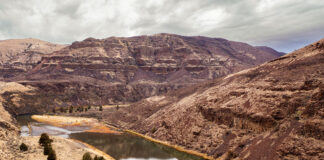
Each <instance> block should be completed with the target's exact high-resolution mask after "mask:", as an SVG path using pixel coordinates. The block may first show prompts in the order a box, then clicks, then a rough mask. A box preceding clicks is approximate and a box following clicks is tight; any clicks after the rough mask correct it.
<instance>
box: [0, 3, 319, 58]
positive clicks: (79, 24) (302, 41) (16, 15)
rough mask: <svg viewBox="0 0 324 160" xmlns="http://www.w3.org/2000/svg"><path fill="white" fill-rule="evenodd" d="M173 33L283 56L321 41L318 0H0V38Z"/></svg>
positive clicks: (63, 38)
mask: <svg viewBox="0 0 324 160" xmlns="http://www.w3.org/2000/svg"><path fill="white" fill-rule="evenodd" d="M156 33H174V34H180V35H187V36H197V35H201V36H208V37H222V38H226V39H229V40H235V41H242V42H247V43H250V44H252V45H266V46H270V47H273V48H275V49H277V50H279V51H284V52H289V51H293V50H295V49H298V48H300V47H302V46H304V45H306V44H309V43H312V42H314V41H317V40H319V39H321V38H324V0H87V1H85V0H0V39H12V38H30V37H31V38H38V39H42V40H46V41H50V42H53V43H72V42H73V41H80V40H83V39H85V38H87V37H94V38H107V37H110V36H123V37H128V36H136V35H150V34H156Z"/></svg>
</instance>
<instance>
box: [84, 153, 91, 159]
mask: <svg viewBox="0 0 324 160" xmlns="http://www.w3.org/2000/svg"><path fill="white" fill-rule="evenodd" d="M82 160H92V158H91V155H90V153H89V152H87V153H85V154H84V155H83V157H82Z"/></svg>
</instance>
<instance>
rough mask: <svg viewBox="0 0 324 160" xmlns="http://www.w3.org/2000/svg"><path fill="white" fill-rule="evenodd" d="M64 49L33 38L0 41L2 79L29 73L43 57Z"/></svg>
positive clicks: (0, 71) (0, 72)
mask: <svg viewBox="0 0 324 160" xmlns="http://www.w3.org/2000/svg"><path fill="white" fill-rule="evenodd" d="M63 47H65V45H58V44H52V43H49V42H45V41H41V40H38V39H31V38H29V39H11V40H2V41H0V79H1V78H9V77H13V76H17V75H18V74H21V73H25V72H27V71H28V70H30V69H32V68H33V67H35V66H36V65H37V64H38V63H39V62H40V60H41V57H42V56H43V55H46V54H49V53H51V52H53V51H57V50H59V49H62V48H63Z"/></svg>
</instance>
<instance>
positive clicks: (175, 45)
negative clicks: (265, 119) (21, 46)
mask: <svg viewBox="0 0 324 160" xmlns="http://www.w3.org/2000/svg"><path fill="white" fill-rule="evenodd" d="M268 50H269V49H268ZM268 50H265V49H259V47H253V46H250V45H248V44H245V43H241V42H233V41H228V40H225V39H220V38H207V37H184V36H179V35H172V34H157V35H152V36H138V37H129V38H117V37H111V38H107V39H101V40H99V39H94V38H88V39H86V40H84V41H82V42H74V43H72V45H70V46H68V47H65V48H63V49H61V50H59V51H56V52H54V53H52V54H49V55H45V56H43V57H42V60H41V62H40V64H38V65H37V66H36V67H34V68H33V69H32V70H30V71H29V72H28V73H26V74H21V75H19V76H16V77H13V78H9V79H6V80H8V81H16V82H19V83H21V84H25V85H32V86H34V87H36V88H39V89H40V91H39V93H42V94H46V97H53V98H52V99H51V100H49V102H58V104H61V105H64V104H66V103H69V105H70V103H71V102H72V103H73V104H79V105H80V104H81V105H82V104H83V105H84V104H88V103H92V104H93V103H97V104H100V103H101V104H107V103H108V104H109V103H110V104H111V103H120V102H123V103H128V102H135V101H138V100H141V99H143V98H146V97H149V96H152V95H158V94H161V93H166V92H168V91H170V90H174V89H178V88H182V87H185V86H191V85H193V84H196V83H198V82H202V81H205V80H211V79H214V78H217V77H221V76H224V75H228V74H230V73H233V72H237V71H240V70H243V69H246V68H250V67H252V66H254V65H256V64H261V63H263V62H265V61H268V60H272V59H274V58H277V57H278V56H280V55H281V53H278V52H276V51H274V50H271V51H268ZM47 91H50V92H51V93H49V92H47ZM49 94H53V95H49ZM41 96H43V95H41ZM60 97H70V98H66V100H68V101H66V100H65V99H64V98H60ZM98 97H100V98H98Z"/></svg>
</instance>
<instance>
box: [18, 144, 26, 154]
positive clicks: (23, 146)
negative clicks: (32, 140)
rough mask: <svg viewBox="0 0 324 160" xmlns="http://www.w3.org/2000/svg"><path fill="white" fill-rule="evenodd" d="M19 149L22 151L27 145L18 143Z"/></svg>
mask: <svg viewBox="0 0 324 160" xmlns="http://www.w3.org/2000/svg"><path fill="white" fill-rule="evenodd" d="M19 149H20V150H21V151H23V152H24V151H27V150H28V146H27V145H26V144H25V143H22V144H21V145H20V147H19Z"/></svg>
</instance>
